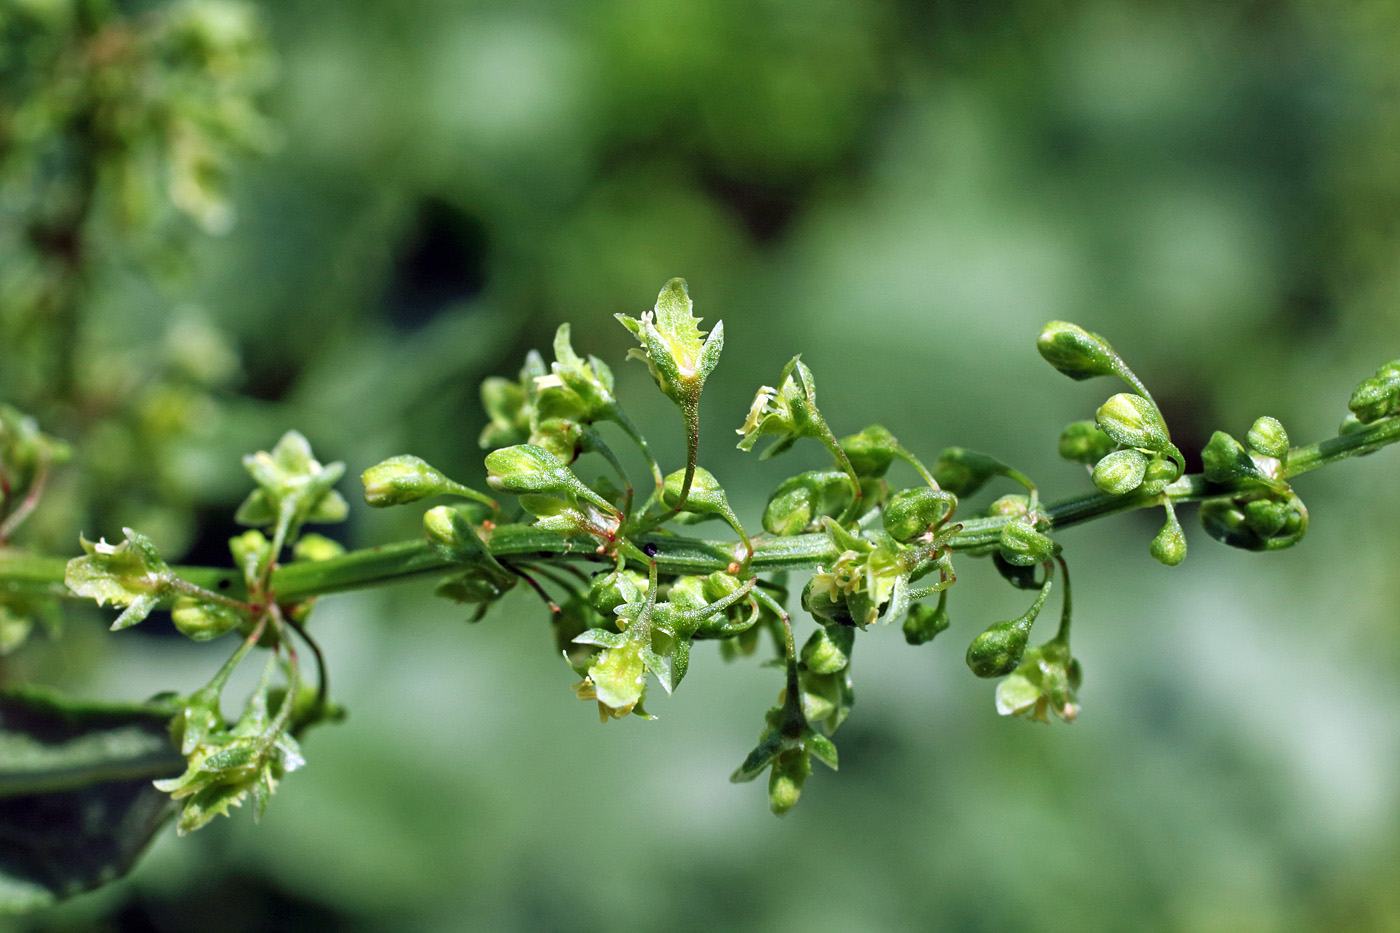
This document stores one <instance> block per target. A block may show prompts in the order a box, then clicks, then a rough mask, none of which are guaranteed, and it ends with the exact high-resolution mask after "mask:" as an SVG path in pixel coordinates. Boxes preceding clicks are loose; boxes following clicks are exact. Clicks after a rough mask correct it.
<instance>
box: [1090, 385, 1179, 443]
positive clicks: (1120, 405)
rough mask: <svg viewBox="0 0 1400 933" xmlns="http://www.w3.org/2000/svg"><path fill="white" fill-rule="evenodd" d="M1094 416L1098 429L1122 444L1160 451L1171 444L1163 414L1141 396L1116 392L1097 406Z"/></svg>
mask: <svg viewBox="0 0 1400 933" xmlns="http://www.w3.org/2000/svg"><path fill="white" fill-rule="evenodd" d="M1095 418H1096V419H1097V420H1098V424H1099V428H1100V429H1101V430H1102V431H1103V432H1104V433H1105V434H1107V435H1108V436H1109V437H1111V438H1112V439H1113V440H1114V441H1115V442H1116V443H1118V444H1120V445H1122V446H1123V447H1137V448H1140V449H1142V450H1152V451H1160V450H1165V449H1166V448H1167V445H1168V444H1170V443H1171V436H1170V435H1169V434H1168V433H1167V425H1166V423H1165V422H1163V421H1162V413H1161V412H1160V411H1158V410H1157V406H1156V405H1154V404H1153V403H1152V402H1151V401H1150V400H1149V399H1146V398H1143V397H1142V396H1141V395H1134V394H1133V393H1131V392H1119V393H1118V394H1117V395H1114V396H1112V397H1111V398H1109V400H1108V401H1106V402H1104V403H1103V404H1102V405H1100V406H1099V410H1098V412H1096V413H1095Z"/></svg>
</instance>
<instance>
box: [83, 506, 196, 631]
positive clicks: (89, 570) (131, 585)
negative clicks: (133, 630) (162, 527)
mask: <svg viewBox="0 0 1400 933" xmlns="http://www.w3.org/2000/svg"><path fill="white" fill-rule="evenodd" d="M122 532H123V534H125V535H126V538H125V540H123V541H122V542H121V543H120V544H108V543H107V542H106V541H98V542H97V543H96V544H94V543H92V542H91V541H88V540H86V539H83V538H79V543H80V544H82V546H83V550H84V551H86V552H87V554H86V556H84V557H75V558H73V559H72V560H70V561H69V562H68V567H67V570H66V572H65V573H64V579H63V582H64V585H66V586H67V587H68V588H69V589H70V590H72V591H73V592H74V593H77V594H78V595H79V596H86V597H88V598H89V599H93V600H96V601H97V604H98V605H99V606H105V605H107V604H109V603H110V604H111V605H114V606H124V607H126V608H125V611H123V612H122V614H121V615H119V616H117V620H116V621H115V622H113V623H112V631H114V632H116V631H120V630H121V629H124V628H130V627H131V626H133V625H135V624H137V623H138V622H140V621H141V620H143V619H145V618H146V616H148V615H150V614H151V611H152V610H153V609H155V608H156V606H157V605H158V604H159V603H160V601H161V599H162V598H164V597H165V596H166V595H167V594H168V593H169V592H170V591H171V589H172V587H173V586H174V585H175V582H176V579H177V578H176V576H175V574H174V572H173V571H171V569H170V567H169V566H168V565H167V564H166V563H165V560H164V559H163V558H162V557H161V556H160V552H159V551H158V550H156V546H155V545H154V544H153V543H151V539H150V538H147V537H146V536H145V535H143V534H139V533H137V532H135V531H133V530H131V529H130V528H123V529H122Z"/></svg>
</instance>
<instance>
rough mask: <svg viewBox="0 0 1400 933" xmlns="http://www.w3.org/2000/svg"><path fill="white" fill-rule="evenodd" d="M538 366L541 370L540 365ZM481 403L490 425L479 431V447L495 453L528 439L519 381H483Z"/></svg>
mask: <svg viewBox="0 0 1400 933" xmlns="http://www.w3.org/2000/svg"><path fill="white" fill-rule="evenodd" d="M536 358H537V359H538V354H536ZM540 366H541V368H543V366H544V364H543V362H541V363H540ZM522 378H523V377H522ZM481 404H482V407H483V408H485V409H486V414H487V415H488V416H490V418H491V423H490V424H488V425H487V426H486V427H485V428H484V429H483V430H482V432H481V437H480V439H479V443H480V444H481V446H482V447H484V448H486V449H488V450H494V449H495V448H497V447H509V446H511V445H514V444H523V443H525V442H526V441H527V440H529V438H530V412H529V411H528V410H527V409H526V403H525V390H524V388H522V387H521V385H520V383H519V382H513V381H511V380H509V379H502V378H501V377H500V376H491V377H489V378H487V379H485V380H483V381H482V383H481Z"/></svg>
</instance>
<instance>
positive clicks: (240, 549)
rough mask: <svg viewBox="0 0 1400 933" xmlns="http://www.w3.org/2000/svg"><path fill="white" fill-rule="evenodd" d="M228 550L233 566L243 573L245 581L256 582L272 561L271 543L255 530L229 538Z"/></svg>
mask: <svg viewBox="0 0 1400 933" xmlns="http://www.w3.org/2000/svg"><path fill="white" fill-rule="evenodd" d="M228 549H229V553H231V554H232V555H233V563H234V565H235V566H236V567H237V568H238V569H239V570H240V571H241V572H242V573H243V579H245V580H256V579H257V578H258V577H259V576H260V575H261V571H262V568H263V567H264V566H266V564H267V562H268V561H270V560H272V542H271V541H269V540H267V537H266V536H265V535H264V534H263V533H262V532H261V531H258V530H257V529H256V528H251V529H249V530H248V531H245V532H243V534H241V535H237V536H235V537H232V538H229V540H228Z"/></svg>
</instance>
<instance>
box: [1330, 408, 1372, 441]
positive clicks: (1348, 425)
mask: <svg viewBox="0 0 1400 933" xmlns="http://www.w3.org/2000/svg"><path fill="white" fill-rule="evenodd" d="M1364 430H1366V425H1365V424H1364V423H1363V422H1362V421H1361V419H1360V418H1358V417H1356V416H1355V415H1353V414H1350V413H1348V414H1347V416H1346V417H1345V418H1343V419H1342V423H1341V424H1339V425H1337V436H1338V437H1346V436H1347V435H1348V434H1359V433H1360V432H1362V431H1364Z"/></svg>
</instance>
